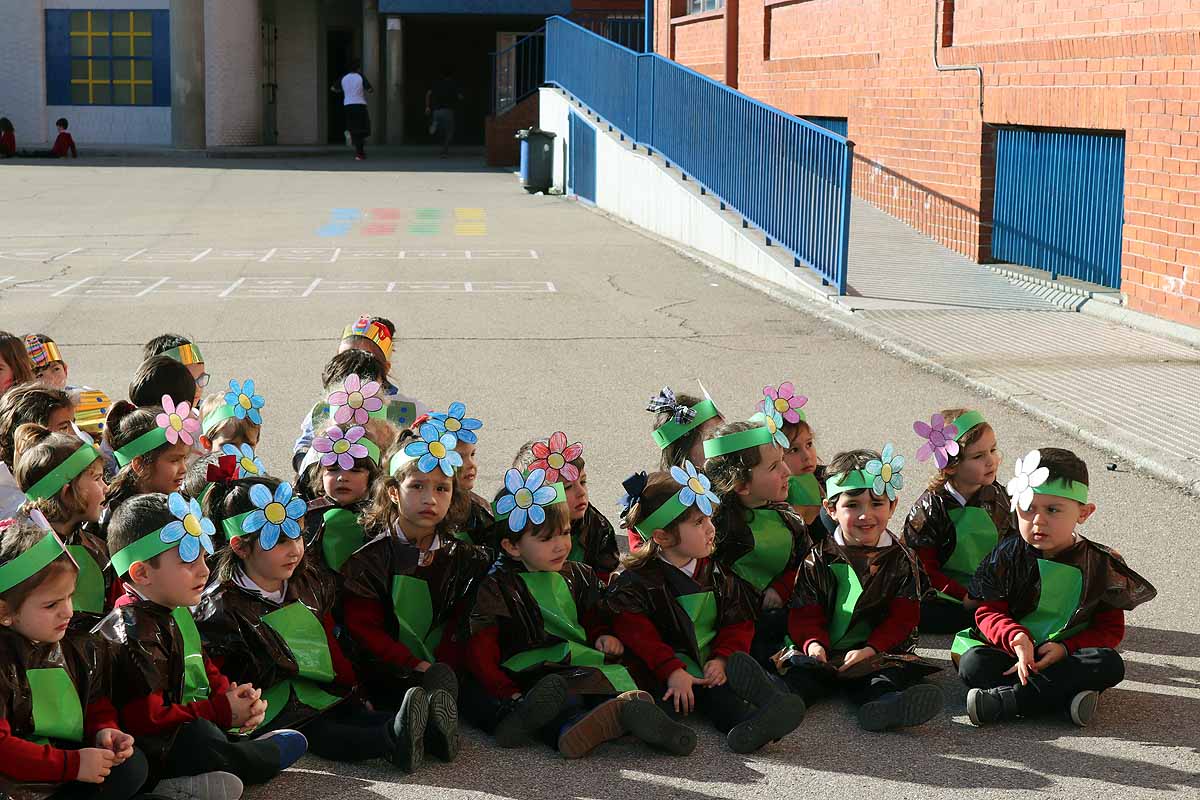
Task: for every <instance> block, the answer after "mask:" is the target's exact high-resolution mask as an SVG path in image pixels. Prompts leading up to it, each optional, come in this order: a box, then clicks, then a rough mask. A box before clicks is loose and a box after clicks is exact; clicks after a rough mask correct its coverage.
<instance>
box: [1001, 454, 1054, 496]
mask: <svg viewBox="0 0 1200 800" xmlns="http://www.w3.org/2000/svg"><path fill="white" fill-rule="evenodd" d="M1041 463H1042V454H1041V452H1040V451H1038V450H1030V451H1029V452H1028V453H1026V454H1025V456H1024V457H1023V458H1019V459H1017V463H1016V465H1015V466H1014V468H1013V469H1014V473H1013V477H1012V480H1010V481H1009V482H1008V486H1006V487H1005V488H1006V489H1007V490H1008V496H1009V497H1010V498H1012V499H1011V502H1010V506H1009V507H1010V508H1011V509H1012V510H1013V511H1016V510H1018V509H1020V510H1021V511H1028V510H1029V506H1030V505H1032V504H1033V495H1034V494H1035V493H1036V492H1037V488H1038V487H1039V486H1041V485H1042V484H1044V483H1045V482H1046V480H1047V479H1048V478H1049V477H1050V470H1049V469H1047V468H1046V467H1043V466H1041Z"/></svg>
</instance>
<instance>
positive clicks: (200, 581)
mask: <svg viewBox="0 0 1200 800" xmlns="http://www.w3.org/2000/svg"><path fill="white" fill-rule="evenodd" d="M129 577H130V578H131V579H132V580H133V583H134V585H135V586H137V588H138V591H140V592H141V593H142V594H143V595H145V597H146V599H147V600H152V601H154V602H155V603H158V604H159V605H160V606H165V607H167V608H181V607H183V606H187V607H189V608H190V607H191V606H194V605H197V604H198V603H199V602H200V596H201V595H202V594H204V586H205V584H206V583H208V562H207V561H205V559H204V553H203V552H201V553H200V555H199V556H198V557H197V558H196V560H195V561H192V562H191V563H188V562H186V561H184V560H183V559H182V558H180V557H179V549H178V548H176V547H172V548H171V549H170V550H168V551H167V552H165V553H162V554H161V555H159V557H158V566H157V567H152V566H150V564H149V563H148V562H136V563H134V564H133V565H131V566H130V568H129Z"/></svg>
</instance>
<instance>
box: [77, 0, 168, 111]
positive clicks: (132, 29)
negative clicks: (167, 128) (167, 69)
mask: <svg viewBox="0 0 1200 800" xmlns="http://www.w3.org/2000/svg"><path fill="white" fill-rule="evenodd" d="M83 13H85V14H87V30H86V31H75V30H72V31H71V35H72V36H86V37H87V57H86V60H87V68H88V75H87V78H72V79H71V84H72V85H76V86H82V85H84V84H86V85H87V88H88V105H94V104H95V102H96V87H97V86H108V85H111V86H118V85H120V86H128V87H129V104H130V105H137V104H138V103H137V87H138V86H152V85H153V84H154V81H153V80H147V79H141V80H139V79H138V77H137V68H136V67H135V66H134V62H136V61H145V60H146V59H138V58H134V57H133V54H134V52H136V48H135V43H136V41H137V38H138V37H139V36H141V37H147V38H149V37H151V36H153V33H152V32H151V31H139V30H136V26H135V25H134V12H133V11H128V12H121V11H111V12H110V11H105V12H103V13H105V14H112V15H113V16H114V17H115V16H116V15H117V14H122V13H128V14H129V30H128V31H121V32H119V33H118V32H116V31H112V30H111V28H112V24H111V22H110V23H109V28H110V30H107V31H95V30H93V29H92V13H93V12H91V11H85V12H83ZM100 36H103V37H105V38H110V37H111V38H112V39H117V38H125V37H128V38H129V56H130V57H129V79H128V80H118V79H117V78H115V77H114V76H113V73H112V70H111V69H110V70H109V77H108V79H107V80H100V79H98V78H96V77H95V73H94V72H93V69H92V65H93V63H94V60H95V56H94V54H93V52H92V41H93V40H94V39H95V38H97V37H100ZM109 52H110V53H111V52H112V48H111V47H110V48H109ZM105 60H106V61H118V60H123V59H116V58H112V57H109V58H106V59H105Z"/></svg>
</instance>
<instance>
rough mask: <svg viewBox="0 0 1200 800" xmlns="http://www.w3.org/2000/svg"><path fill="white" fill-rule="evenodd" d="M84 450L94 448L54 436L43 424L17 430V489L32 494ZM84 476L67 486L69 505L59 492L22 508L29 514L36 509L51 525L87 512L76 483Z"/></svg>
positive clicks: (73, 440) (58, 434)
mask: <svg viewBox="0 0 1200 800" xmlns="http://www.w3.org/2000/svg"><path fill="white" fill-rule="evenodd" d="M82 447H90V445H85V444H84V443H83V442H82V441H80V440H79V439H77V438H76V437H74V436H67V435H66V434H63V433H53V432H52V431H51V430H50V429H49V428H46V427H44V426H42V425H37V424H34V423H27V424H25V425H22V426H21V427H19V428H17V433H16V436H15V439H14V449H15V451H16V464H17V467H16V469H15V470H13V477H14V478H15V479H16V481H17V486H18V487H19V488H20V489H21V491H22V492H25V491H28V490H29V488H30V487H31V486H33V485H34V484H36V483H37V482H38V481H40V480H41V479H42V478H44V477H46V476H47V475H49V474H50V472H51V471H52V470H53V469H54V468H55V467H57V466H59V465H60V464H62V463H63V462H64V461H66V460H67V459H68V458H70V457H71V456H73V455H74V454H75V453H76V452H77V451H78V450H79V449H80V448H82ZM96 458H100V456H99V455H97V456H96ZM85 471H86V470H85ZM82 474H83V473H80V475H79V476H76V477H75V478H73V479H72V480H71V482H70V483H68V484H67V487H68V489H69V491H68V492H67V493H66V495H65V502H64V495H63V493H62V492H56V493H55V494H54V495H53V496H52V497H47V498H44V499H42V500H30V501H28V502H27V503H25V505H24V506H22V508H23V509H24V510H25V511H26V513H28V512H29V510H30V509H34V508H36V509H37V510H38V511H41V512H42V513H43V514H44V515H45V516H46V519H48V520H49V521H50V522H66V521H67V520H69V519H70V518H71V517H72V516H73V515H75V514H77V513H79V512H80V511H81V510H83V501H82V500H80V499H79V490H78V488H77V487H76V481H78V480H79V478H80V477H81V476H82Z"/></svg>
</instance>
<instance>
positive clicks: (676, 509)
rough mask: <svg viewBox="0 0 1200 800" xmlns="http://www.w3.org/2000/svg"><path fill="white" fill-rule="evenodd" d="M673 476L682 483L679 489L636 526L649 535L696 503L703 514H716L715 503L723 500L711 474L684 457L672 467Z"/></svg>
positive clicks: (645, 534) (678, 482)
mask: <svg viewBox="0 0 1200 800" xmlns="http://www.w3.org/2000/svg"><path fill="white" fill-rule="evenodd" d="M671 478H672V479H674V481H675V482H676V483H677V484H679V486H680V489H679V491H678V492H676V493H675V494H674V496H672V497H671V499H670V500H668V501H667V502H665V503H663V504H662V505H661V506H659V507H658V508H656V509H655V510H654V513H652V514H650V516H648V517H646V519H644V520H642V521H641V522H640V523H638V524H637V525H636V526H634V527H635V529H636V530H637V532H638V533H640V534H642V536H645V537H646V538H650V537H651V536H653V535H654V531H656V530H658V529H659V528H666V527H667V526H668V525H670V524H671V523H672V522H674V521H675V520H676V519H678V518H679V517H680V516H681V515H682V514H683V513H684V512H686V511H687V510H688V509H689V508H692V507H693V506H695V507H696V508H698V509H699V510H700V512H701V513H702V514H704V515H706V516H712V513H713V506H714V505H718V504H720V502H721V499H720V498H719V497H717V495H716V494H715V493H713V491H712V484H711V483H709V480H708V476H707V475H705V474H704V473H703V472H700V471H698V470H697V469H696V466H695V465H694V464H693V463H692V462H691V461H684V462H683V466H682V467H671Z"/></svg>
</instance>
